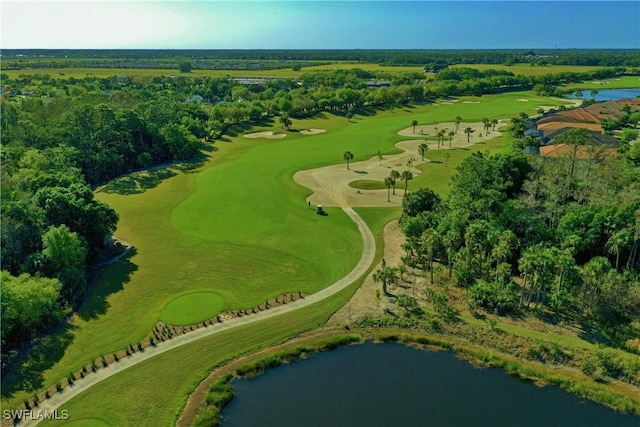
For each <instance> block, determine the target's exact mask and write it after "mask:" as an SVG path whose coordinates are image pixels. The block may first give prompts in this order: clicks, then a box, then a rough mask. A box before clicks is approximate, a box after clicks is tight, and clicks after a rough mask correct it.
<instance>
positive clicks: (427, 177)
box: [409, 136, 510, 196]
mask: <svg viewBox="0 0 640 427" xmlns="http://www.w3.org/2000/svg"><path fill="white" fill-rule="evenodd" d="M509 146H510V145H509V143H507V138H506V137H505V136H501V137H498V138H494V139H490V140H488V141H486V142H484V143H481V144H476V145H472V146H471V147H469V148H457V149H452V150H448V149H447V150H429V151H428V152H427V154H426V156H425V157H426V158H427V159H429V160H430V162H428V163H423V164H421V165H418V166H417V167H418V168H419V169H420V171H421V174H420V175H415V177H414V178H413V180H411V181H409V189H410V190H417V189H419V188H422V187H428V188H430V189H432V190H433V191H435V192H436V193H438V194H440V195H441V196H444V195H445V194H447V193H448V192H449V182H450V181H451V177H452V176H453V175H454V174H455V173H456V168H457V167H458V165H459V164H460V163H461V162H462V161H463V160H464V159H465V158H466V157H468V156H469V155H470V154H471V153H474V152H481V153H489V154H496V153H501V152H504V151H508V150H509ZM447 155H449V158H448V159H447V157H446V156H447Z"/></svg>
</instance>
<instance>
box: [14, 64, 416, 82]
mask: <svg viewBox="0 0 640 427" xmlns="http://www.w3.org/2000/svg"><path fill="white" fill-rule="evenodd" d="M353 68H360V69H363V70H366V71H370V72H387V73H405V72H412V71H413V72H419V73H421V72H422V71H423V69H424V67H409V66H382V65H379V64H363V63H358V62H335V63H332V64H327V65H316V66H310V67H303V68H302V69H301V70H300V71H294V70H293V69H292V68H281V69H275V70H195V69H194V70H192V71H191V72H190V73H181V72H180V71H179V70H178V69H177V68H176V69H169V68H88V67H85V68H82V67H78V68H75V67H73V68H71V67H66V68H24V69H21V70H2V73H3V74H6V75H7V76H9V77H10V78H18V77H19V76H21V75H26V76H29V75H34V74H49V75H50V76H52V77H57V78H70V77H74V78H77V79H80V78H84V77H102V78H105V77H112V76H128V77H154V76H172V75H173V76H181V77H190V78H197V77H229V76H230V77H236V76H246V77H259V76H273V77H282V78H296V77H299V76H301V75H302V74H305V73H315V72H318V71H334V70H350V69H353Z"/></svg>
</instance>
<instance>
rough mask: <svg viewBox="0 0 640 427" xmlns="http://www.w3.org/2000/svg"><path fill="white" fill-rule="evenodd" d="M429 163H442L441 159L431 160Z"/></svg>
mask: <svg viewBox="0 0 640 427" xmlns="http://www.w3.org/2000/svg"><path fill="white" fill-rule="evenodd" d="M429 163H442V160H431V161H430V162H429Z"/></svg>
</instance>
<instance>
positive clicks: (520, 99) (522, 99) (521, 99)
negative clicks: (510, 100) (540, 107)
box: [516, 98, 529, 102]
mask: <svg viewBox="0 0 640 427" xmlns="http://www.w3.org/2000/svg"><path fill="white" fill-rule="evenodd" d="M516 101H518V102H529V100H528V99H524V98H519V99H516Z"/></svg>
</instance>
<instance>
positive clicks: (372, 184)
mask: <svg viewBox="0 0 640 427" xmlns="http://www.w3.org/2000/svg"><path fill="white" fill-rule="evenodd" d="M349 187H351V188H358V189H360V190H384V189H385V188H387V187H386V186H385V184H384V182H382V181H376V180H374V179H359V180H357V181H351V182H350V183H349Z"/></svg>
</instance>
